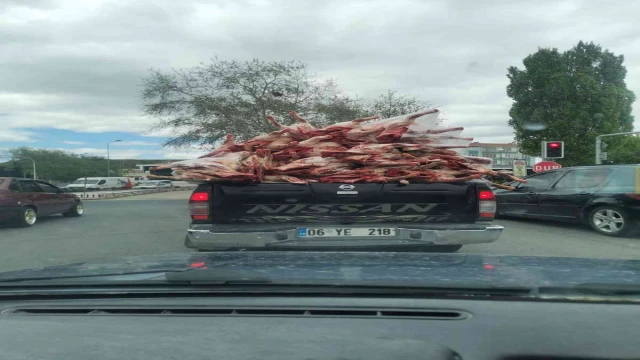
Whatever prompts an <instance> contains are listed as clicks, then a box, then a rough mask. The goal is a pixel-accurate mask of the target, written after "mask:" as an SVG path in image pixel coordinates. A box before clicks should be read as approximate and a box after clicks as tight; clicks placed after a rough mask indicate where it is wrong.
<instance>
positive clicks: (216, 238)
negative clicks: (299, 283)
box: [185, 224, 504, 250]
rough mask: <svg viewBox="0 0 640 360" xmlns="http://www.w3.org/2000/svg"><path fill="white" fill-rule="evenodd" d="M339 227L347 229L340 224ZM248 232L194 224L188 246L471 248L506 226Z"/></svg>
mask: <svg viewBox="0 0 640 360" xmlns="http://www.w3.org/2000/svg"><path fill="white" fill-rule="evenodd" d="M315 227H318V225H317V224H316V225H315ZM322 227H330V225H323V226H322ZM335 227H345V226H344V225H337V226H335ZM366 227H367V228H371V227H389V224H379V225H373V224H368V225H367V226H366ZM243 230H244V231H243ZM247 230H248V229H247ZM247 230H245V229H236V230H234V231H228V230H227V231H220V230H214V229H213V227H212V226H211V225H192V226H191V228H190V229H188V230H187V237H186V239H185V246H186V247H188V248H192V249H199V250H233V249H247V248H251V249H259V248H264V249H270V250H277V249H301V250H302V249H320V248H330V249H336V248H349V249H367V248H384V247H394V248H396V247H407V248H411V247H416V246H439V245H445V246H446V245H468V244H482V243H490V242H494V241H496V240H498V239H499V238H500V236H501V235H502V232H503V230H504V227H502V226H500V225H491V224H486V225H479V224H469V225H458V224H451V225H446V224H443V225H438V226H434V227H432V228H412V227H409V226H398V227H397V232H396V235H395V236H392V237H384V238H382V237H380V238H378V237H326V238H312V239H307V238H299V237H298V235H297V228H296V227H291V228H284V229H264V230H261V231H257V230H253V231H251V230H249V231H247Z"/></svg>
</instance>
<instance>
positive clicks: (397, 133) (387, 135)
mask: <svg viewBox="0 0 640 360" xmlns="http://www.w3.org/2000/svg"><path fill="white" fill-rule="evenodd" d="M437 112H438V110H437V109H432V110H427V111H422V112H419V113H415V114H411V115H408V116H402V117H398V119H395V120H394V121H389V122H387V123H385V124H384V130H383V131H382V132H380V134H378V135H377V136H376V140H378V142H380V143H390V142H398V141H399V140H400V138H401V137H402V135H404V133H405V132H407V130H408V129H409V126H411V124H413V123H414V121H416V119H417V118H419V117H421V116H424V115H428V114H434V113H437Z"/></svg>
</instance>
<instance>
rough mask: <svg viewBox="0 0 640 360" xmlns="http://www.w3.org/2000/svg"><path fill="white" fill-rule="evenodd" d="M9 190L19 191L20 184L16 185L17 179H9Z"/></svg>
mask: <svg viewBox="0 0 640 360" xmlns="http://www.w3.org/2000/svg"><path fill="white" fill-rule="evenodd" d="M9 191H11V192H13V193H18V192H20V186H18V182H17V181H15V180H11V183H10V184H9Z"/></svg>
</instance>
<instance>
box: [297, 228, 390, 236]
mask: <svg viewBox="0 0 640 360" xmlns="http://www.w3.org/2000/svg"><path fill="white" fill-rule="evenodd" d="M395 235H396V229H395V228H298V237H301V238H316V237H353V236H357V237H368V236H395Z"/></svg>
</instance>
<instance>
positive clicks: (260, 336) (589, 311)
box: [0, 296, 640, 360]
mask: <svg viewBox="0 0 640 360" xmlns="http://www.w3.org/2000/svg"><path fill="white" fill-rule="evenodd" d="M0 357H1V358H2V359H65V360H74V359H88V358H91V359H93V360H102V359H229V360H232V359H278V360H287V359H297V360H311V359H313V360H324V359H332V360H347V359H367V360H377V359H385V360H389V359H407V360H410V359H559V358H566V359H638V358H640V306H638V305H633V304H623V303H617V304H616V303H576V302H563V301H515V300H502V301H494V300H477V299H473V300H463V299H447V300H440V299H407V298H392V297H390V298H354V297H291V296H289V297H280V296H270V297H244V296H215V297H173V298H125V297H123V298H109V299H84V300H69V299H66V300H39V301H33V300H21V301H2V302H0Z"/></svg>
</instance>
